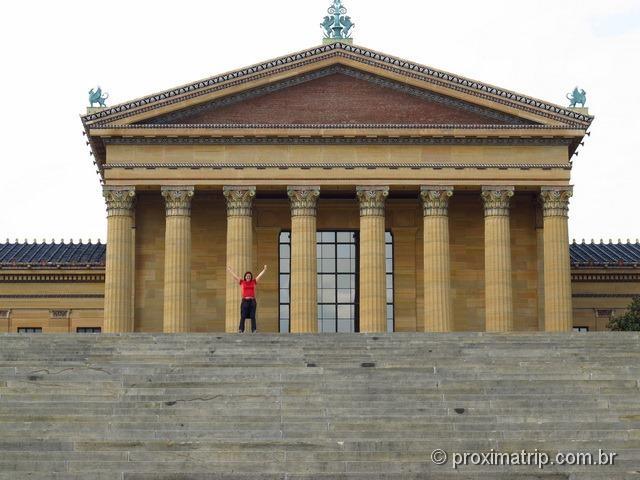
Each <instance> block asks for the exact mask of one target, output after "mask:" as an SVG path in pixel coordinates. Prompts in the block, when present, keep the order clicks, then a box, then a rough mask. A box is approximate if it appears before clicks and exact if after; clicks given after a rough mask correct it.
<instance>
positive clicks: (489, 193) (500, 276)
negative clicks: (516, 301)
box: [482, 187, 514, 332]
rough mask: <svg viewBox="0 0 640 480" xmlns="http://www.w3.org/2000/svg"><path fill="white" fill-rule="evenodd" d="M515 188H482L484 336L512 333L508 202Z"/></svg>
mask: <svg viewBox="0 0 640 480" xmlns="http://www.w3.org/2000/svg"><path fill="white" fill-rule="evenodd" d="M513 192H514V187H482V199H483V200H484V239H485V240H484V241H485V247H484V248H485V250H484V251H485V254H484V258H485V266H484V268H485V308H486V331H487V332H511V331H513V288H512V283H511V233H510V221H509V200H510V199H511V197H513Z"/></svg>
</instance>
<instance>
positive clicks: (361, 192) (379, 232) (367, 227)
mask: <svg viewBox="0 0 640 480" xmlns="http://www.w3.org/2000/svg"><path fill="white" fill-rule="evenodd" d="M357 195H358V200H359V201H360V332H362V333H374V332H386V331H387V290H386V288H387V282H386V268H385V215H384V211H385V208H384V206H385V200H386V198H387V197H388V196H389V187H378V186H377V187H358V188H357Z"/></svg>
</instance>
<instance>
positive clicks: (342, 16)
mask: <svg viewBox="0 0 640 480" xmlns="http://www.w3.org/2000/svg"><path fill="white" fill-rule="evenodd" d="M327 12H328V13H329V15H328V16H326V17H324V20H323V21H322V23H321V24H320V26H321V27H322V29H323V30H324V43H325V44H329V43H336V42H342V43H349V44H351V43H353V39H352V38H351V30H353V27H354V26H355V23H353V22H352V21H351V17H349V16H347V9H346V8H345V7H344V6H343V5H342V0H333V5H331V6H330V7H329V9H328V10H327Z"/></svg>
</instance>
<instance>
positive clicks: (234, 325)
mask: <svg viewBox="0 0 640 480" xmlns="http://www.w3.org/2000/svg"><path fill="white" fill-rule="evenodd" d="M223 193H224V197H225V198H226V199H227V265H229V266H230V267H231V268H232V269H233V270H234V271H235V272H236V273H237V274H238V275H240V276H242V275H244V273H245V272H248V271H250V270H251V268H252V266H253V216H252V210H251V208H252V203H253V198H254V197H255V196H256V187H224V189H223ZM225 272H226V271H225ZM225 274H226V273H225ZM226 275H227V292H226V303H225V318H226V320H225V331H226V332H227V333H235V332H237V331H238V323H239V322H240V286H239V285H238V283H237V282H236V281H235V280H234V279H233V277H231V275H228V274H226Z"/></svg>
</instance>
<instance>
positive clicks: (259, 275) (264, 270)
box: [256, 265, 267, 282]
mask: <svg viewBox="0 0 640 480" xmlns="http://www.w3.org/2000/svg"><path fill="white" fill-rule="evenodd" d="M266 271H267V266H266V265H265V266H264V268H263V269H262V271H261V272H260V273H259V274H258V276H257V277H256V282H259V281H260V279H261V278H262V276H263V275H264V274H265V272H266Z"/></svg>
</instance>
